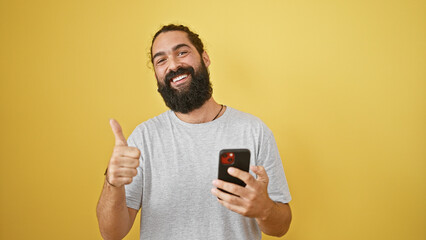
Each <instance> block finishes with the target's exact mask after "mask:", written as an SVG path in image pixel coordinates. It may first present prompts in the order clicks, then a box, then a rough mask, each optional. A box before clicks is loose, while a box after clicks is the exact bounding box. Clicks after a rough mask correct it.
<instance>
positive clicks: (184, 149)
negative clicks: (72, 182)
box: [97, 25, 291, 240]
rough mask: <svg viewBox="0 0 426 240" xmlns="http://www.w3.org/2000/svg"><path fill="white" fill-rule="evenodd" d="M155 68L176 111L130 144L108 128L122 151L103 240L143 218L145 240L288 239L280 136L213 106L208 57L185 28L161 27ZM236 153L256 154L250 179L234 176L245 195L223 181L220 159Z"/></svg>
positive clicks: (111, 176)
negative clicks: (233, 150)
mask: <svg viewBox="0 0 426 240" xmlns="http://www.w3.org/2000/svg"><path fill="white" fill-rule="evenodd" d="M151 62H152V64H153V66H154V71H155V77H156V78H157V85H158V92H159V93H160V94H161V96H162V97H163V99H164V101H165V103H166V105H167V106H168V107H169V108H170V110H169V111H167V112H164V113H162V114H160V115H159V116H156V117H154V118H152V119H150V120H148V121H145V122H143V123H142V124H140V125H139V126H137V127H136V129H135V130H134V131H133V133H132V134H131V135H130V137H129V138H128V140H126V139H125V137H124V136H123V133H122V131H121V127H120V125H119V124H118V122H116V121H115V120H113V119H112V120H110V124H111V128H112V131H113V133H114V135H115V147H114V150H113V154H112V156H111V159H110V162H109V164H108V168H107V170H106V172H105V175H106V176H105V183H104V187H103V190H102V193H101V196H100V199H99V202H98V206H97V217H98V222H99V228H100V231H101V234H102V236H103V238H104V239H121V238H123V237H124V236H126V234H127V233H128V232H129V231H130V229H131V227H132V225H133V222H134V220H135V218H136V214H137V213H138V211H139V209H140V210H141V225H140V239H185V240H186V239H214V240H217V239H233V240H235V239H261V232H263V233H265V234H268V235H272V236H283V235H284V234H285V233H286V232H287V231H288V229H289V226H290V222H291V210H290V207H289V204H288V202H289V201H290V200H291V196H290V193H289V190H288V185H287V181H286V178H285V174H284V170H283V167H282V162H281V159H280V156H279V153H278V149H277V145H276V142H275V139H274V136H273V135H272V132H271V131H270V130H269V129H268V127H267V126H266V125H265V124H264V123H263V122H262V121H261V120H260V119H258V118H256V117H254V116H252V115H250V114H248V113H243V112H240V111H238V110H236V109H234V108H231V107H229V106H224V105H222V104H218V103H217V102H216V101H215V100H214V99H213V97H212V92H213V91H212V87H211V83H210V79H209V72H208V66H209V65H210V59H209V56H208V54H207V52H206V51H205V50H204V46H203V43H202V41H201V40H200V38H199V37H198V35H197V34H195V33H193V32H192V31H190V30H189V29H188V28H187V27H185V26H182V25H167V26H163V27H162V28H161V29H160V30H159V31H158V32H157V33H156V34H155V35H154V38H153V40H152V45H151ZM230 148H245V149H249V150H250V152H251V158H250V165H251V167H250V173H249V172H245V171H242V170H239V169H237V168H232V167H231V168H229V169H228V173H229V174H230V175H232V176H234V177H236V178H238V179H241V180H242V181H243V182H244V183H245V184H246V185H245V187H242V186H240V185H236V184H233V183H229V182H225V181H222V180H219V179H216V178H217V169H218V156H219V152H220V150H221V149H230ZM218 188H220V189H223V190H225V191H220V190H218Z"/></svg>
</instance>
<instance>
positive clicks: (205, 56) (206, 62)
mask: <svg viewBox="0 0 426 240" xmlns="http://www.w3.org/2000/svg"><path fill="white" fill-rule="evenodd" d="M201 57H202V58H203V61H204V64H205V65H206V67H209V66H210V58H209V55H208V54H207V52H206V51H204V52H203V54H202V55H201Z"/></svg>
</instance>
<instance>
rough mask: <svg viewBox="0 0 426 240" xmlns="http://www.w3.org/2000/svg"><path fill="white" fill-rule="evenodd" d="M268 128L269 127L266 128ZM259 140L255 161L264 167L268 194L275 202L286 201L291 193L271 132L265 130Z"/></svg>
mask: <svg viewBox="0 0 426 240" xmlns="http://www.w3.org/2000/svg"><path fill="white" fill-rule="evenodd" d="M268 130H269V129H268ZM266 134H267V136H265V138H263V139H265V141H263V142H261V145H260V150H259V153H258V156H257V163H258V165H261V166H263V167H264V168H265V170H266V173H267V174H268V177H269V184H268V194H269V197H270V198H271V199H272V200H273V201H275V202H281V203H288V202H290V201H291V195H290V191H289V188H288V184H287V179H286V177H285V173H284V168H283V164H282V161H281V158H280V154H279V152H278V147H277V144H276V142H275V138H274V136H273V134H272V132H270V130H269V131H266Z"/></svg>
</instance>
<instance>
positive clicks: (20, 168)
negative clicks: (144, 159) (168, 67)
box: [0, 0, 426, 240]
mask: <svg viewBox="0 0 426 240" xmlns="http://www.w3.org/2000/svg"><path fill="white" fill-rule="evenodd" d="M167 23H182V24H187V25H189V26H190V27H192V29H193V30H195V31H196V32H198V33H199V34H200V36H201V37H202V39H203V40H204V42H205V45H206V47H207V51H208V53H209V54H210V58H211V61H212V65H211V67H210V71H211V79H212V82H213V85H214V96H215V99H216V100H217V101H218V102H220V103H223V104H226V105H229V106H232V107H234V108H237V109H240V110H243V111H246V112H250V113H252V114H254V115H256V116H258V117H260V118H261V119H262V120H263V121H264V122H265V123H266V124H267V125H268V126H269V127H270V128H271V129H272V131H273V132H274V134H275V137H276V140H277V142H278V147H279V150H280V153H281V156H282V159H283V163H284V167H285V170H286V174H287V178H288V181H289V185H290V190H291V193H292V196H293V200H292V202H291V206H292V209H293V213H294V219H293V223H292V227H291V230H290V231H289V233H288V235H287V236H286V237H285V238H286V239H289V240H290V239H291V240H299V239H302V240H330V239H333V240H334V239H336V240H337V239H339V240H340V239H345V240H352V239H353V240H358V239H383V240H384V239H386V240H388V239H410V240H411V239H413V240H414V239H416V240H424V239H426V228H425V224H426V204H425V203H426V177H425V176H426V174H425V173H426V172H425V170H426V166H425V165H426V150H425V149H426V3H425V1H413V0H412V1H407V0H397V1H385V0H383V1H355V0H351V1H337V0H336V1H331V0H328V1H316V0H308V1H278V0H266V1H246V0H245V1H244V0H239V1H230V0H227V1H225V0H220V1H185V0H183V1H163V0H156V1H136V0H126V1H123V0H121V1H112V0H102V1H101V0H96V1H83V0H80V1H75V0H74V1H58V0H51V1H22V0H19V1H5V0H1V1H0V31H1V32H0V34H1V35H0V79H1V83H0V84H1V85H0V99H1V103H0V109H1V118H0V121H1V122H0V123H1V124H0V126H1V142H0V159H1V165H0V184H1V185H0V187H1V189H0V191H1V192H0V193H1V196H0V239H100V234H99V231H98V227H97V221H96V214H95V207H96V203H97V200H98V197H99V193H100V191H101V187H102V183H103V179H104V177H103V172H104V170H105V167H106V165H107V162H108V160H109V157H110V154H111V149H112V147H113V144H114V139H113V135H112V132H111V130H110V127H109V124H108V119H109V118H112V117H114V118H116V119H117V120H118V121H119V122H120V123H121V124H122V126H123V128H124V133H125V135H126V136H128V135H129V134H130V133H131V132H132V131H133V129H134V128H135V127H136V125H137V124H139V123H140V122H142V121H145V120H147V119H149V118H151V117H153V116H155V115H157V114H160V113H161V112H163V111H165V110H166V107H165V106H164V103H163V101H162V99H161V97H160V96H159V94H158V93H157V92H156V82H155V78H154V74H153V71H152V70H151V69H150V68H149V64H148V62H149V59H148V57H147V54H148V50H149V46H150V40H151V37H152V35H153V34H154V33H155V31H156V30H157V29H158V28H159V27H160V26H161V25H162V24H167ZM138 225H139V221H137V222H136V223H135V225H134V228H133V229H132V231H131V233H130V234H129V235H128V237H127V238H126V239H136V238H137V237H138V235H139V231H138ZM264 239H273V238H269V237H265V238H264Z"/></svg>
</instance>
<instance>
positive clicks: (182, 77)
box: [173, 75, 188, 82]
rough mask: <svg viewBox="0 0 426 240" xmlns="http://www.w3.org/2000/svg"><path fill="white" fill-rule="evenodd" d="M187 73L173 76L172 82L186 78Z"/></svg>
mask: <svg viewBox="0 0 426 240" xmlns="http://www.w3.org/2000/svg"><path fill="white" fill-rule="evenodd" d="M187 76H188V75H180V76H179V77H176V78H173V82H177V81H179V80H182V79H184V78H186V77H187Z"/></svg>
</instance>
